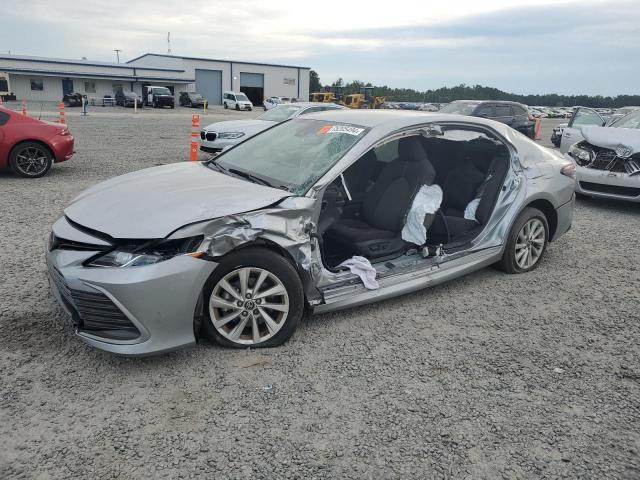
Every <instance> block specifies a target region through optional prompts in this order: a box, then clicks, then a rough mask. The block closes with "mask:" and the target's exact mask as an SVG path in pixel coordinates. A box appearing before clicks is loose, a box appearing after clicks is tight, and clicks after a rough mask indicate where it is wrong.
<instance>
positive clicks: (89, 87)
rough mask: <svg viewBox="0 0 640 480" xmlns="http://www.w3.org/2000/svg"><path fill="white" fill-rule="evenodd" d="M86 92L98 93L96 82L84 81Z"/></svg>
mask: <svg viewBox="0 0 640 480" xmlns="http://www.w3.org/2000/svg"><path fill="white" fill-rule="evenodd" d="M84 91H85V93H96V82H84Z"/></svg>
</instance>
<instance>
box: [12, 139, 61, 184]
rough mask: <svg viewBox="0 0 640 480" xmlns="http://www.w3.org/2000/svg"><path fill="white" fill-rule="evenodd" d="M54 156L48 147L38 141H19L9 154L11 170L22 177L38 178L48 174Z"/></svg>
mask: <svg viewBox="0 0 640 480" xmlns="http://www.w3.org/2000/svg"><path fill="white" fill-rule="evenodd" d="M52 164H53V156H52V155H51V152H50V151H49V149H48V148H47V147H45V146H44V145H42V144H40V143H37V142H23V143H19V144H18V145H16V146H15V147H13V150H11V154H10V155H9V165H10V166H11V170H13V171H14V172H15V173H16V174H18V175H20V176H21V177H27V178H38V177H42V176H44V175H46V174H47V172H48V171H49V169H51V165H52Z"/></svg>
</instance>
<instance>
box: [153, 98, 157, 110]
mask: <svg viewBox="0 0 640 480" xmlns="http://www.w3.org/2000/svg"><path fill="white" fill-rule="evenodd" d="M152 106H153V108H158V104H157V103H156V101H155V100H154V101H153V104H152Z"/></svg>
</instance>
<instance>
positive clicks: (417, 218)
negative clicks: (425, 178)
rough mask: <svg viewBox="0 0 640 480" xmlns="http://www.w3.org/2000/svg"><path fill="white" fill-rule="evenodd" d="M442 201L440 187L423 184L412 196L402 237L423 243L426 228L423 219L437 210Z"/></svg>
mask: <svg viewBox="0 0 640 480" xmlns="http://www.w3.org/2000/svg"><path fill="white" fill-rule="evenodd" d="M441 203H442V189H441V188H440V187H439V186H438V185H423V186H422V187H420V190H418V193H417V194H416V196H415V197H413V203H412V204H411V208H410V209H409V212H408V213H407V218H406V221H405V224H404V227H403V228H402V239H403V240H404V241H405V242H410V243H415V244H416V245H419V246H421V245H424V244H425V243H426V241H427V228H426V227H425V224H424V219H425V217H426V216H427V215H428V214H433V213H436V212H437V211H438V209H439V208H440V204H441Z"/></svg>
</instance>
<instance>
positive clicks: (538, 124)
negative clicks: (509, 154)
mask: <svg viewBox="0 0 640 480" xmlns="http://www.w3.org/2000/svg"><path fill="white" fill-rule="evenodd" d="M533 139H534V140H540V139H542V120H540V119H539V118H536V126H535V135H534V137H533Z"/></svg>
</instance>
